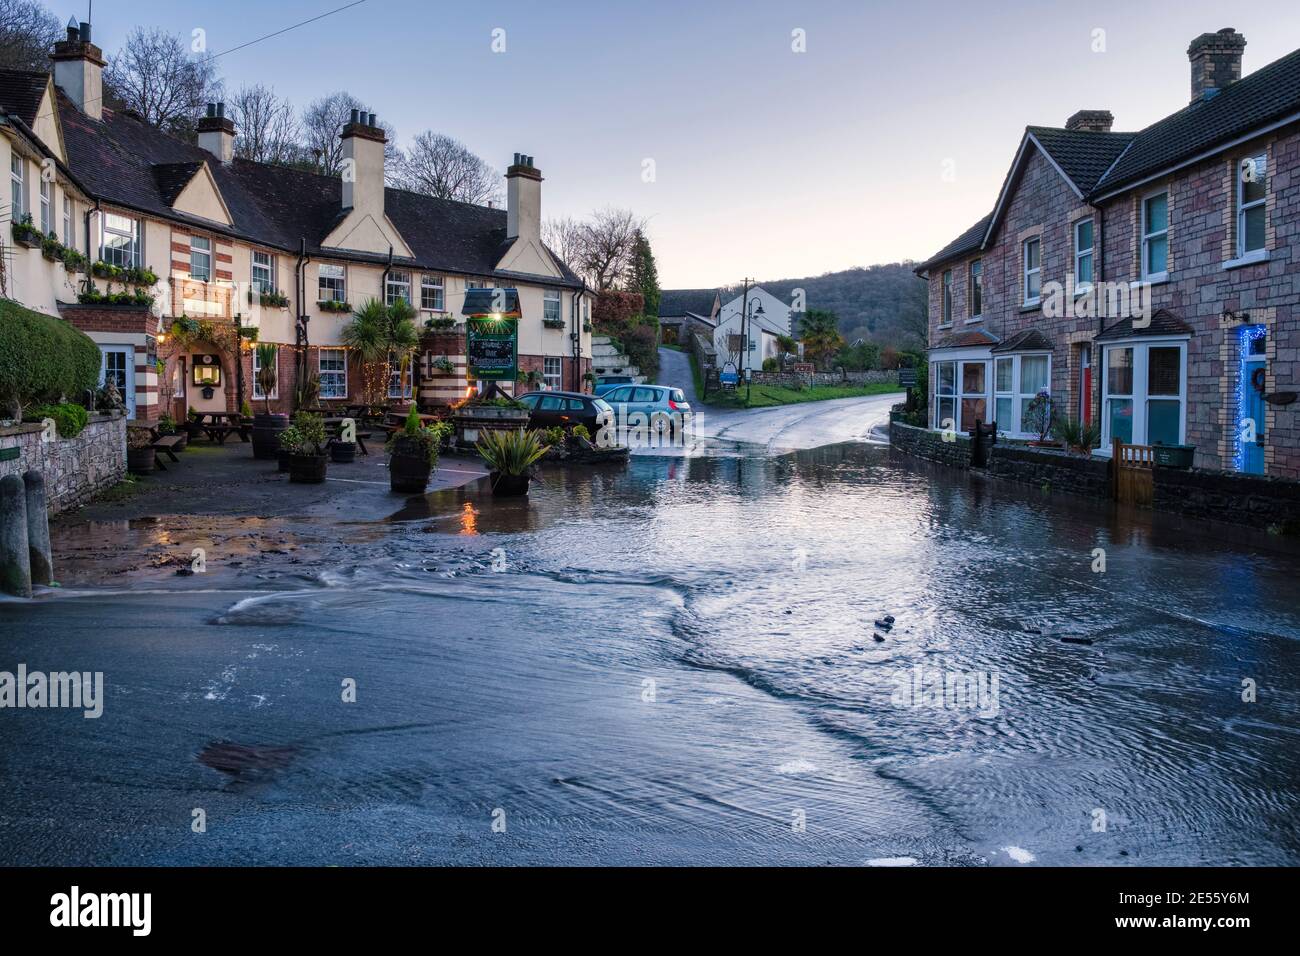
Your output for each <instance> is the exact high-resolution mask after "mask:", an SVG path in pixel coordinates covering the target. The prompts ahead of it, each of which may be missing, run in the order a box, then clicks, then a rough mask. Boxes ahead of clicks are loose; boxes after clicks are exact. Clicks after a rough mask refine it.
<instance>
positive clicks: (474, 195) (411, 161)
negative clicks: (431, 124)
mask: <svg viewBox="0 0 1300 956" xmlns="http://www.w3.org/2000/svg"><path fill="white" fill-rule="evenodd" d="M393 181H394V182H395V183H396V184H397V185H398V186H401V187H402V188H403V189H409V190H411V191H412V192H417V193H424V194H425V195H426V196H436V197H438V198H439V199H458V200H460V201H461V202H470V203H476V204H477V205H480V206H483V205H487V203H488V202H489V201H491V202H495V203H497V204H500V202H501V198H502V195H501V174H500V173H498V172H497V171H496V170H495V169H493V168H492V167H491V166H489V165H488V164H487V163H486V162H485V161H484V160H483V159H481V158H480V157H478V156H476V155H475V154H474V153H472V152H470V150H469V147H467V146H466V145H465V144H464V143H462V142H460V141H459V140H457V139H453V138H452V137H450V136H446V135H444V134H442V133H435V132H433V131H432V130H425V131H424V132H423V133H421V134H420V135H419V136H417V137H415V141H414V142H413V143H412V144H411V148H410V149H407V150H401V151H399V153H398V155H397V162H396V169H395V171H394V176H393Z"/></svg>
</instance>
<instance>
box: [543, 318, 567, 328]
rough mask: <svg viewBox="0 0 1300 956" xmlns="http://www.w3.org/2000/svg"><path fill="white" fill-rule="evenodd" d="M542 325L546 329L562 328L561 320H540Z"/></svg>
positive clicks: (562, 322)
mask: <svg viewBox="0 0 1300 956" xmlns="http://www.w3.org/2000/svg"><path fill="white" fill-rule="evenodd" d="M542 325H544V326H545V327H546V328H548V329H562V328H564V320H563V319H542Z"/></svg>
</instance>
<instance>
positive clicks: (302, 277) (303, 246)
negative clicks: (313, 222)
mask: <svg viewBox="0 0 1300 956" xmlns="http://www.w3.org/2000/svg"><path fill="white" fill-rule="evenodd" d="M309 262H311V257H310V256H309V255H307V237H306V236H302V237H300V238H299V239H298V262H297V264H296V265H295V266H294V269H293V271H294V282H295V284H296V285H297V289H296V292H297V294H298V321H297V322H296V323H295V326H296V328H295V329H294V337H295V338H296V340H297V346H298V354H297V356H296V357H295V359H294V374H295V376H296V377H297V379H298V381H299V382H301V381H302V380H303V378H304V377H305V376H306V374H307V323H308V322H310V321H311V317H310V316H308V315H307V308H306V300H307V273H306V270H305V269H304V267H305V266H306V265H307V263H309Z"/></svg>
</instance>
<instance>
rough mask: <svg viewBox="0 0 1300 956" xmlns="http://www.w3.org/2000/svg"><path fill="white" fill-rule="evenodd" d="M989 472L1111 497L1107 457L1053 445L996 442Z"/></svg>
mask: <svg viewBox="0 0 1300 956" xmlns="http://www.w3.org/2000/svg"><path fill="white" fill-rule="evenodd" d="M1162 470H1164V469H1162ZM988 473H989V474H990V475H992V476H994V477H995V478H1005V479H1007V480H1009V481H1019V482H1024V483H1026V484H1031V485H1037V486H1038V487H1040V488H1042V487H1044V486H1047V488H1048V490H1050V491H1068V492H1071V493H1072V494H1076V495H1086V496H1087V497H1089V498H1110V497H1111V482H1110V461H1109V460H1107V459H1105V458H1089V457H1085V456H1083V455H1071V454H1069V453H1067V452H1064V451H1057V450H1055V449H1051V448H1026V447H1024V446H1023V445H994V446H993V448H992V449H991V450H990V452H989V466H988Z"/></svg>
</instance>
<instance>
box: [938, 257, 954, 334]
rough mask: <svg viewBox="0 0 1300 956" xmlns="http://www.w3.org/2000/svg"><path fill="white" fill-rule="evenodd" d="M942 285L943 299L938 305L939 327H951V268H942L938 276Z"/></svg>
mask: <svg viewBox="0 0 1300 956" xmlns="http://www.w3.org/2000/svg"><path fill="white" fill-rule="evenodd" d="M939 281H940V285H941V286H942V289H943V291H942V293H941V294H942V295H943V301H942V302H941V303H940V307H939V328H941V329H948V328H952V270H951V269H944V270H943V276H942V277H941V278H940V280H939Z"/></svg>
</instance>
